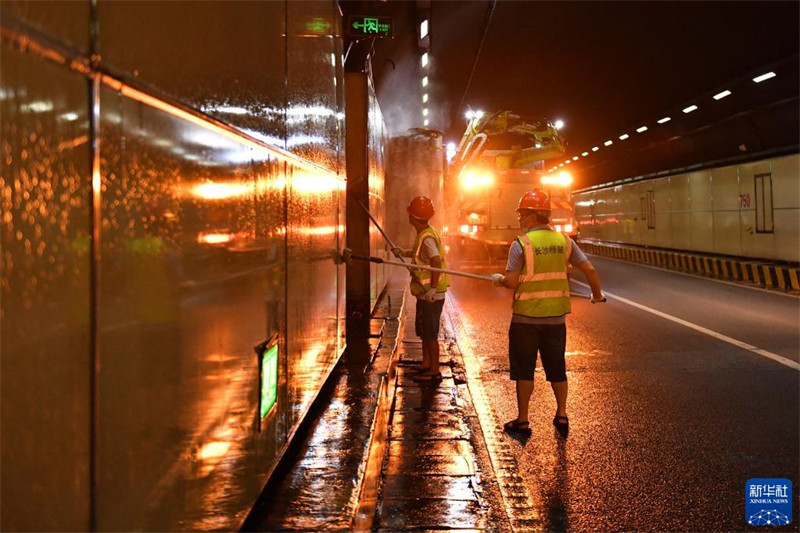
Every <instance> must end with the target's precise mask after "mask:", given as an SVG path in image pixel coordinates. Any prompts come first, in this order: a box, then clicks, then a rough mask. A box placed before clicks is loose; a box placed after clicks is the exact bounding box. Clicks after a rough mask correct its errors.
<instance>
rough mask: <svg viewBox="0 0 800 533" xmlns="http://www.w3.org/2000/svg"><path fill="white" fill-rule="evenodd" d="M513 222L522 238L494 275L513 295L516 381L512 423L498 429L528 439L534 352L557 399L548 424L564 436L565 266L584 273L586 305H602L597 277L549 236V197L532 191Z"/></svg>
mask: <svg viewBox="0 0 800 533" xmlns="http://www.w3.org/2000/svg"><path fill="white" fill-rule="evenodd" d="M517 218H518V219H519V225H520V228H521V229H522V231H523V234H522V235H520V236H519V237H517V239H516V240H514V242H513V243H512V244H511V248H510V249H509V252H508V263H507V265H506V273H505V274H493V275H492V282H493V284H494V285H495V286H496V287H506V288H508V289H513V290H514V303H513V315H512V318H511V327H510V328H509V332H508V337H509V343H508V346H509V354H508V357H509V363H510V364H509V366H510V370H511V379H512V381H515V382H516V391H517V411H518V414H517V418H515V419H514V420H510V421H509V422H507V423H506V424H505V426H503V429H504V430H505V431H506V432H509V433H523V434H530V432H531V430H530V424H529V422H528V403H529V401H530V397H531V394H532V393H533V374H534V370H535V369H536V357H537V352H538V354H540V355H541V358H542V366H543V367H544V372H545V377H546V379H547V381H549V382H550V385H551V387H552V388H553V393H554V394H555V398H556V404H557V407H556V414H555V417H554V418H553V425H554V426H555V427H556V429H557V430H559V432H560V433H561V434H562V435H564V436H566V434H567V432H568V431H569V418H567V411H566V409H567V390H568V388H567V373H566V362H565V360H564V352H565V349H566V342H567V328H566V320H565V317H566V315H567V313H569V312H570V310H571V303H570V294H569V280H568V279H567V268H568V267H567V265H568V264H570V265H572V266H573V267H575V268H577V269H578V270H580V271H581V272H583V273H584V274H585V276H586V280H587V281H588V282H589V286H590V287H591V289H592V297H591V302H592V303H593V304H594V303H600V302H605V301H606V299H605V296H603V291H602V290H601V287H600V275H599V274H598V273H597V270H595V268H594V266H593V265H592V263H590V262H589V260H588V259H587V258H586V256H585V255H584V254H583V252H582V251H581V250H580V248H578V245H577V244H575V242H573V240H572V239H571V238H570V237H569V236H567V235H565V234H563V233H559V232H556V231H554V230H553V229H551V228H550V226H549V225H548V224H549V222H550V198H549V197H548V196H547V194H546V193H544V192H542V191H539V190H534V191H528V192H526V193H525V194H523V195H522V197H521V198H520V200H519V204H518V206H517Z"/></svg>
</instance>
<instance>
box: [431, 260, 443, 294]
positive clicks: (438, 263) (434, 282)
mask: <svg viewBox="0 0 800 533" xmlns="http://www.w3.org/2000/svg"><path fill="white" fill-rule="evenodd" d="M431 266H432V267H433V268H442V258H441V257H439V256H438V255H434V256H433V257H431ZM440 275H441V273H440V272H431V287H433V288H434V289H435V288H436V287H437V286H438V285H439V276H440Z"/></svg>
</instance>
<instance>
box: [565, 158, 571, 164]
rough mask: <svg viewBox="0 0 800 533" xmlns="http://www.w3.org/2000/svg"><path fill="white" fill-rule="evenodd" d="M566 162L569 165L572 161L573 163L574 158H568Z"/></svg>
mask: <svg viewBox="0 0 800 533" xmlns="http://www.w3.org/2000/svg"><path fill="white" fill-rule="evenodd" d="M564 163H566V164H568V165H569V164H570V163H572V159H567V160H566V161H564Z"/></svg>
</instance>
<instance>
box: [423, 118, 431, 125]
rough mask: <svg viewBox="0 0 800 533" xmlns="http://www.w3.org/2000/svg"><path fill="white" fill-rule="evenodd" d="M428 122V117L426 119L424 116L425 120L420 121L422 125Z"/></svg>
mask: <svg viewBox="0 0 800 533" xmlns="http://www.w3.org/2000/svg"><path fill="white" fill-rule="evenodd" d="M428 124H429V122H428V119H427V118H426V119H425V120H423V121H422V125H423V126H427V125H428Z"/></svg>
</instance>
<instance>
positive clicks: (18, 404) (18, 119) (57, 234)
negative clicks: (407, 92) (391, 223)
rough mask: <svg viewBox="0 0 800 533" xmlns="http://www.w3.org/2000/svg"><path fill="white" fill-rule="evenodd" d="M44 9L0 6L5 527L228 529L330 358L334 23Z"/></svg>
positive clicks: (336, 152)
mask: <svg viewBox="0 0 800 533" xmlns="http://www.w3.org/2000/svg"><path fill="white" fill-rule="evenodd" d="M48 5H49V4H44V3H37V2H31V3H27V2H3V3H2V4H0V9H2V17H0V23H1V24H2V30H3V33H2V36H3V41H2V49H0V106H1V107H0V111H1V112H2V115H1V117H2V145H1V146H2V154H1V157H2V160H3V165H2V174H1V175H0V207H2V220H3V225H2V233H0V236H1V237H2V240H1V241H0V245H1V247H0V259H1V260H2V264H1V265H0V266H2V278H1V279H2V282H1V284H0V288H1V289H2V293H0V313H1V314H0V328H2V329H1V330H0V333H1V335H2V336H1V337H0V339H1V342H2V344H0V355H1V356H2V359H0V377H1V379H2V390H1V391H0V393H1V394H2V401H1V402H0V409H2V426H0V427H1V428H2V443H1V444H2V446H1V448H2V450H1V452H2V468H1V469H0V477H1V479H2V487H0V489H1V490H0V501H1V502H2V509H1V511H2V512H1V513H0V522H1V523H0V529H3V530H36V531H43V530H59V531H63V530H70V531H81V530H89V529H97V530H124V531H130V530H209V529H234V528H236V527H238V525H239V524H240V523H241V522H242V521H243V520H244V518H245V516H246V514H247V512H248V511H249V508H250V506H251V505H252V503H253V502H254V500H255V498H256V497H257V495H258V493H259V491H260V490H261V488H262V487H263V485H264V483H265V482H266V479H267V477H268V475H269V474H270V473H271V471H272V469H273V468H274V466H275V465H276V462H277V459H278V457H279V456H280V454H281V453H282V451H283V450H284V448H285V446H286V444H287V442H288V439H289V437H290V436H291V435H292V434H293V432H294V430H295V429H296V427H297V425H298V423H299V421H300V420H301V419H302V417H303V415H304V414H305V412H306V411H307V409H308V407H309V404H310V402H311V400H312V399H313V397H314V396H315V395H316V394H317V392H318V390H319V388H320V386H321V385H322V383H323V382H324V380H325V377H326V376H327V375H328V373H329V372H330V370H331V369H332V367H333V365H334V364H335V363H336V361H337V360H338V357H339V355H340V354H341V351H342V349H343V342H342V339H343V331H342V324H343V317H344V286H343V284H344V267H343V266H342V265H337V263H336V262H335V261H334V257H335V255H336V253H337V251H338V250H340V248H341V246H342V243H343V242H344V206H345V195H344V191H345V186H344V172H345V169H344V163H343V162H344V154H343V139H344V137H343V131H342V129H343V124H344V122H343V111H344V109H343V98H342V94H343V93H342V90H343V87H342V84H343V74H342V66H341V39H340V37H339V33H340V27H341V20H340V15H339V13H338V9H337V7H336V4H335V3H334V2H328V1H320V2H225V3H222V2H147V3H140V2H102V1H101V2H99V3H98V5H97V7H96V8H94V9H91V8H90V3H89V2H85V3H84V2H72V3H69V4H61V3H53V5H52V6H49V7H48ZM65 5H69V6H70V7H71V8H72V9H68V10H66V9H62V8H63V7H64V6H65ZM51 8H52V9H51ZM48 9H50V10H49V11H48ZM53 10H55V11H53ZM92 18H94V19H95V20H96V21H97V28H98V30H99V31H98V33H97V35H98V38H97V39H96V40H95V41H94V42H93V43H92V42H90V39H89V27H90V23H89V21H90V19H92ZM287 20H288V21H291V22H287ZM301 22H302V23H301ZM92 49H95V50H97V52H99V59H100V61H99V63H98V64H96V65H95V67H99V70H98V68H93V66H92V64H91V63H90V62H89V58H88V51H89V50H92ZM101 74H102V75H101ZM94 110H96V112H95V113H93V111H94ZM371 116H372V117H373V119H372V122H371V124H372V127H373V128H375V129H376V131H378V130H380V133H376V134H375V135H372V136H371V138H372V143H371V153H372V154H373V157H372V158H371V159H372V160H373V161H374V162H373V173H374V175H373V176H371V179H372V180H373V181H374V182H373V184H372V188H371V195H370V196H371V207H372V208H373V209H374V210H375V212H376V214H377V216H379V217H382V216H383V215H382V213H381V211H380V210H381V209H383V207H382V206H383V205H384V202H383V197H384V194H383V182H382V172H383V170H382V169H383V163H382V158H383V156H382V142H383V141H382V139H383V133H382V129H383V126H382V119H381V118H380V111H379V109H378V107H377V103H376V102H375V101H374V99H373V102H372V112H371ZM95 132H96V133H95ZM93 146H95V147H96V150H93V148H92V147H93ZM284 150H285V151H284ZM94 156H96V157H94ZM373 245H374V250H377V249H378V248H377V247H378V246H381V243H380V238H379V236H378V237H377V238H375V239H373ZM93 254H94V255H93ZM374 275H375V278H373V279H374V280H375V281H373V284H374V291H373V292H374V293H376V294H377V292H378V291H379V290H380V287H381V285H382V277H380V276H381V275H382V273H379V272H377V271H375V272H374ZM264 341H271V342H272V343H274V345H276V346H277V353H278V356H277V359H275V361H276V362H277V364H276V365H275V366H274V367H273V366H271V362H272V361H273V360H272V359H267V358H261V357H260V356H259V355H263V353H262V354H258V355H257V354H256V352H255V351H254V346H256V345H257V344H259V343H262V342H264ZM270 370H276V376H277V378H276V381H275V387H274V392H275V398H274V405H273V406H272V408H271V409H269V410H268V411H267V412H266V414H265V415H264V416H262V412H261V407H262V405H270V404H271V403H272V399H271V398H270V397H269V395H262V391H269V390H273V389H272V388H271V387H270V380H271V377H272V373H271V372H270ZM42 502H46V504H43V503H42Z"/></svg>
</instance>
